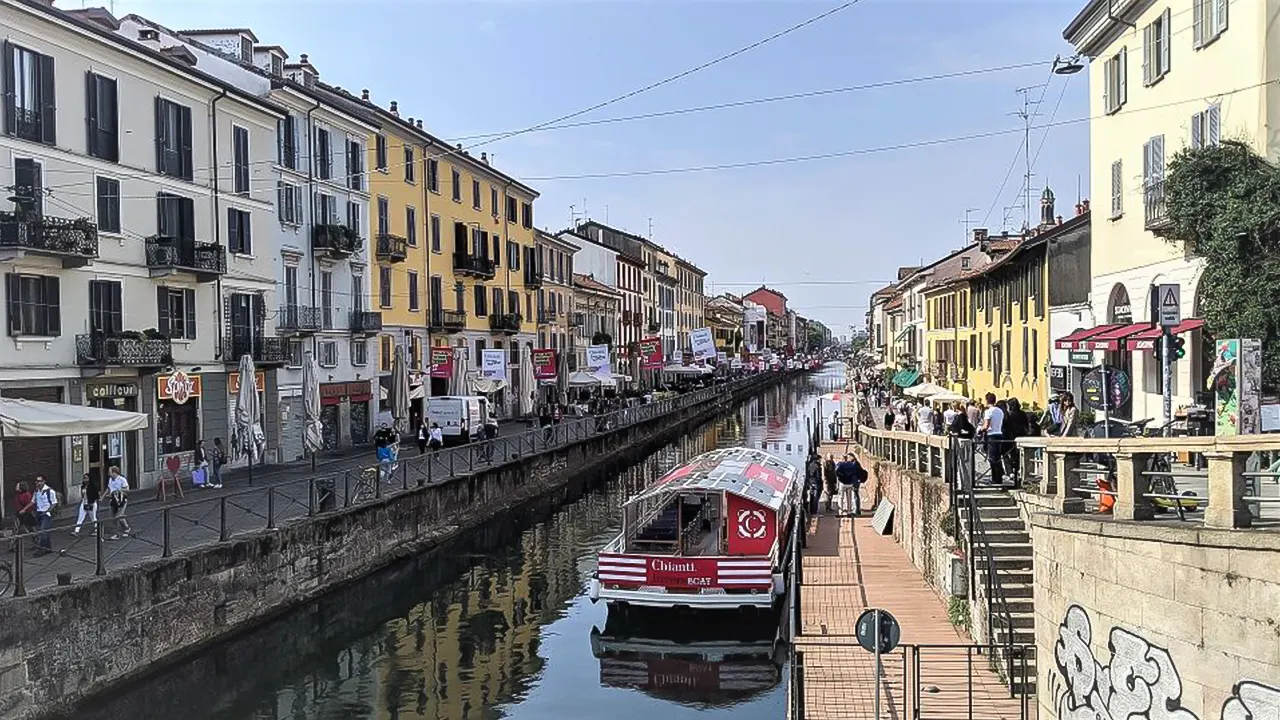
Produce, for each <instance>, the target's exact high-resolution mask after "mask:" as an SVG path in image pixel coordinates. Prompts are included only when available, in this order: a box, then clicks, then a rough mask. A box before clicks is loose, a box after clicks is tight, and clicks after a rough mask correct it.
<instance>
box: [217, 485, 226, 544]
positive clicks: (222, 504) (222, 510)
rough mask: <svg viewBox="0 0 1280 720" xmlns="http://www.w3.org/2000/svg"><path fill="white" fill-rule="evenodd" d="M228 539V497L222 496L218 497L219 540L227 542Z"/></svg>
mask: <svg viewBox="0 0 1280 720" xmlns="http://www.w3.org/2000/svg"><path fill="white" fill-rule="evenodd" d="M226 540H227V498H226V496H225V495H224V496H222V497H220V498H218V541H219V542H226Z"/></svg>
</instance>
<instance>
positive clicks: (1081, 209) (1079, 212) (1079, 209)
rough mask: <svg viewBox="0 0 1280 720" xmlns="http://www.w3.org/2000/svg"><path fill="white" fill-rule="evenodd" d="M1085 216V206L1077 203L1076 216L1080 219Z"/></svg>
mask: <svg viewBox="0 0 1280 720" xmlns="http://www.w3.org/2000/svg"><path fill="white" fill-rule="evenodd" d="M1083 214H1084V204H1083V203H1076V216H1077V217H1078V216H1080V215H1083Z"/></svg>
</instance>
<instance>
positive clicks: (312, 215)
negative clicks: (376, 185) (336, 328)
mask: <svg viewBox="0 0 1280 720" xmlns="http://www.w3.org/2000/svg"><path fill="white" fill-rule="evenodd" d="M315 103H316V104H315V105H313V106H311V108H310V109H308V110H307V122H306V127H305V128H304V129H305V130H306V132H304V133H303V135H304V136H305V137H306V141H307V148H308V150H307V207H308V209H309V210H310V212H309V213H307V217H308V218H309V219H310V220H309V222H308V223H307V234H306V237H305V238H304V240H303V242H305V243H306V244H307V249H308V250H309V251H310V252H308V253H307V255H308V257H310V258H311V262H310V263H309V266H310V267H309V269H308V272H309V273H310V276H311V277H310V280H311V307H312V308H318V307H320V304H319V303H318V302H317V296H316V250H315V241H314V238H315V234H316V173H315V168H316V159H315V152H313V151H312V145H311V129H312V125H311V123H312V117H311V114H312V113H314V112H315V111H316V110H319V109H320V101H319V100H316V101H315ZM293 151H294V152H295V153H296V152H298V148H297V147H296V146H295V147H294V148H293ZM321 325H323V322H322V323H321ZM311 352H313V353H315V355H316V356H317V357H318V356H319V354H320V345H319V341H318V340H317V339H316V337H315V336H312V338H311ZM349 360H350V358H348V361H349ZM348 364H350V363H349V362H348Z"/></svg>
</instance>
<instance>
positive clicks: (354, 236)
mask: <svg viewBox="0 0 1280 720" xmlns="http://www.w3.org/2000/svg"><path fill="white" fill-rule="evenodd" d="M362 247H364V240H363V239H362V238H361V237H360V233H358V232H356V231H355V230H352V229H351V228H349V227H347V226H346V225H339V224H337V223H330V224H327V225H316V226H315V229H314V230H313V231H312V233H311V249H312V250H314V251H315V252H316V253H317V254H319V255H321V256H323V257H329V258H333V259H335V260H341V259H343V258H348V257H351V256H352V255H353V254H355V253H357V252H359V251H360V249H361V248H362Z"/></svg>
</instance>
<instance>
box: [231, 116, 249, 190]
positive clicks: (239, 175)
mask: <svg viewBox="0 0 1280 720" xmlns="http://www.w3.org/2000/svg"><path fill="white" fill-rule="evenodd" d="M231 161H232V165H233V175H234V178H233V180H234V182H233V184H234V187H235V192H237V193H239V194H241V195H248V194H249V131H248V130H247V129H245V128H242V127H233V128H231Z"/></svg>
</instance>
